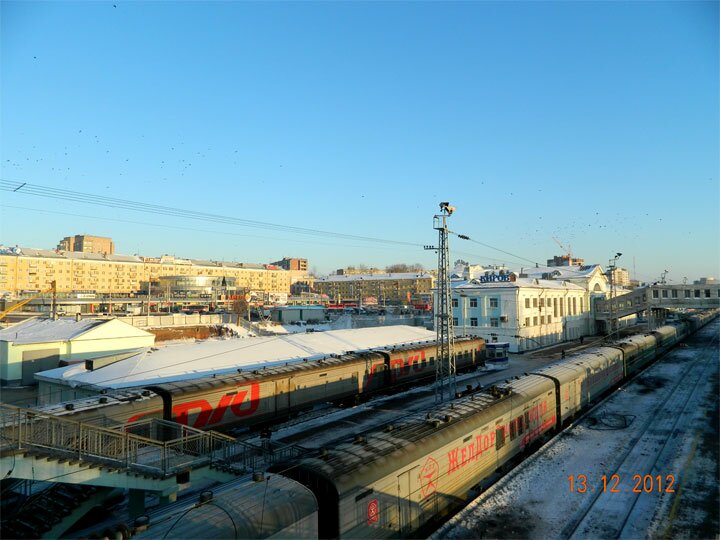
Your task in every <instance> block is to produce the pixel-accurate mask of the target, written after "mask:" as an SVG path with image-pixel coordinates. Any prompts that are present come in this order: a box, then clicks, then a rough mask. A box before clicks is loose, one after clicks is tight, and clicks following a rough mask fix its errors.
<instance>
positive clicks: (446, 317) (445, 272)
mask: <svg viewBox="0 0 720 540" xmlns="http://www.w3.org/2000/svg"><path fill="white" fill-rule="evenodd" d="M454 211H455V208H454V207H452V206H450V204H449V203H447V202H441V203H440V212H441V213H440V214H437V215H435V217H434V218H433V228H434V229H435V230H436V231H438V240H439V245H438V247H437V248H435V247H434V246H425V248H426V249H437V252H438V275H437V283H436V289H435V290H436V291H437V302H436V305H435V330H436V334H437V349H436V355H435V358H436V361H435V401H436V402H441V401H444V400H445V396H446V394H447V396H448V397H449V398H453V397H455V392H456V380H455V332H454V325H453V317H452V303H451V296H450V255H449V251H450V250H449V247H448V228H447V218H448V217H449V216H450V215H452V213H453V212H454Z"/></svg>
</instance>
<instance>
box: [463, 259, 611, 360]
mask: <svg viewBox="0 0 720 540" xmlns="http://www.w3.org/2000/svg"><path fill="white" fill-rule="evenodd" d="M453 275H454V278H455V279H453V281H452V282H451V287H452V316H453V323H454V326H455V334H456V335H472V336H480V337H482V338H484V339H486V340H487V341H488V342H493V341H499V342H508V343H509V344H510V351H511V352H523V351H527V350H532V349H537V348H540V347H545V346H549V345H553V344H556V343H562V342H564V341H568V340H574V339H578V338H580V337H582V336H589V335H594V334H595V333H596V331H595V318H594V315H593V302H594V299H596V298H605V297H606V296H607V294H609V286H608V281H607V277H606V276H605V274H604V273H603V271H602V268H601V267H600V266H599V265H587V266H564V267H555V266H550V267H536V268H531V269H528V270H524V269H523V270H521V271H518V272H515V271H512V270H509V269H505V268H482V267H473V266H468V267H466V268H465V269H457V268H456V270H455V272H454V274H453Z"/></svg>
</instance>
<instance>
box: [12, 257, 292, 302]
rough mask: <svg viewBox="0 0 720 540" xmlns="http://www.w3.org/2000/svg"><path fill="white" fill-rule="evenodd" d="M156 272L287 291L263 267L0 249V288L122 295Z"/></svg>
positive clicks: (282, 273)
mask: <svg viewBox="0 0 720 540" xmlns="http://www.w3.org/2000/svg"><path fill="white" fill-rule="evenodd" d="M161 276H207V277H211V278H212V277H219V278H222V277H223V276H227V277H232V278H234V279H235V286H236V287H237V288H238V289H246V290H249V291H256V292H263V293H268V292H277V293H289V292H290V283H291V273H290V272H288V271H287V270H282V269H278V268H268V265H261V264H248V263H228V262H217V261H205V260H196V259H180V258H176V257H173V256H170V255H164V256H162V257H157V258H152V257H139V256H130V255H100V254H97V253H83V252H75V251H66V252H57V251H52V250H40V249H29V248H4V249H0V291H1V292H10V293H13V294H18V293H22V292H24V291H25V292H29V291H41V290H45V289H47V288H49V287H50V282H51V281H55V282H56V287H57V291H58V292H60V293H62V292H77V291H85V292H88V291H92V292H96V293H114V294H127V293H134V292H138V291H139V290H141V282H145V283H147V282H157V281H158V280H159V278H160V277H161Z"/></svg>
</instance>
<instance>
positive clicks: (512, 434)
mask: <svg viewBox="0 0 720 540" xmlns="http://www.w3.org/2000/svg"><path fill="white" fill-rule="evenodd" d="M516 435H517V431H516V428H515V422H510V440H511V441H512V440H513V439H514V438H515V436H516Z"/></svg>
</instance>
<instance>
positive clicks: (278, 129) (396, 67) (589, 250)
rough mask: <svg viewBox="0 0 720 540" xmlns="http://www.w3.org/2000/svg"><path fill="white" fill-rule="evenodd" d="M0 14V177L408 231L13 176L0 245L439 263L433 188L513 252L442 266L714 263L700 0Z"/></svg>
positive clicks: (714, 89) (714, 267)
mask: <svg viewBox="0 0 720 540" xmlns="http://www.w3.org/2000/svg"><path fill="white" fill-rule="evenodd" d="M0 9H1V10H2V12H1V16H2V21H1V28H0V30H1V34H2V37H1V39H2V52H1V54H2V56H1V58H0V60H1V62H2V67H1V75H2V80H1V81H0V82H1V85H2V125H1V132H0V137H1V140H2V142H1V150H2V157H1V170H0V174H1V176H2V180H3V181H8V182H28V185H33V186H35V187H36V188H37V189H38V191H39V192H47V193H49V191H47V189H51V188H55V189H65V190H73V191H77V192H81V193H85V194H91V195H93V196H103V197H113V198H118V199H127V200H131V201H138V202H142V203H149V204H155V205H163V206H167V207H172V208H180V209H185V210H193V211H199V212H205V213H208V214H217V215H220V216H229V217H236V218H242V219H248V220H257V221H263V222H269V223H274V224H279V225H287V226H292V227H303V228H310V229H319V230H324V231H330V232H336V233H343V234H351V235H356V236H364V237H372V238H381V239H389V240H396V241H399V242H407V243H409V244H416V245H404V244H397V245H392V244H387V243H379V242H367V241H361V240H350V239H343V238H339V237H333V236H327V237H320V236H314V235H306V234H296V233H294V232H292V231H290V230H287V229H277V230H268V229H258V228H251V227H243V226H240V225H238V224H237V223H227V222H226V223H222V222H218V220H215V221H199V220H194V219H190V218H189V217H184V216H182V215H181V216H171V215H159V214H156V213H141V212H137V211H133V210H130V209H123V208H117V207H115V208H109V207H106V206H98V205H92V204H85V203H83V204H81V203H77V202H71V201H67V200H58V199H57V198H43V197H39V196H36V195H32V194H29V193H23V189H21V190H19V191H18V192H8V191H0V199H1V200H0V202H1V203H2V218H1V219H0V226H1V229H0V242H2V243H4V244H5V245H15V244H17V245H20V246H27V247H42V248H53V247H55V245H56V244H57V242H58V241H59V240H60V239H61V238H62V237H63V236H68V235H73V234H82V233H86V234H96V235H101V236H111V237H113V239H114V240H115V242H116V245H117V251H118V252H120V253H140V254H142V255H160V254H163V253H169V254H175V255H177V256H183V257H191V258H209V259H216V260H236V261H246V262H270V261H273V260H276V259H279V258H281V257H283V256H295V257H307V258H308V259H309V261H310V267H311V268H315V269H316V270H317V271H318V272H320V273H327V272H329V271H331V270H334V269H335V268H340V267H343V266H347V265H352V264H366V265H376V266H384V265H387V264H391V263H396V262H406V263H416V262H420V263H422V264H424V265H425V266H426V267H433V266H435V265H436V259H435V254H434V253H433V252H425V251H423V250H422V247H420V246H421V245H422V244H433V243H436V242H437V236H436V232H435V231H434V230H433V228H432V217H433V214H434V213H435V212H436V211H437V210H438V206H437V205H438V203H439V202H440V201H444V200H445V201H449V202H450V203H451V204H453V205H455V206H456V207H457V212H456V213H455V215H453V216H452V217H451V218H450V224H451V228H452V229H453V230H454V231H456V232H458V233H462V234H466V235H469V236H470V237H471V238H473V239H475V240H477V241H480V242H483V243H485V244H489V245H492V246H495V247H498V248H500V249H502V250H504V251H507V252H510V253H513V254H517V255H519V256H521V257H523V258H524V259H517V258H513V257H511V256H510V255H507V254H504V253H502V252H499V251H496V250H493V249H490V248H486V247H484V246H482V245H480V244H477V243H469V242H463V241H462V240H459V239H457V238H456V237H451V241H450V246H451V251H452V253H451V257H452V259H453V260H454V259H456V258H464V259H466V260H469V261H471V262H476V263H491V262H506V263H508V264H511V265H527V264H530V263H528V262H527V260H529V261H539V262H541V263H543V262H544V261H545V260H546V259H547V258H548V257H550V256H552V255H553V254H559V253H561V251H562V250H561V249H560V247H559V246H558V245H557V244H556V243H555V241H554V240H553V237H555V238H557V239H558V240H559V241H560V242H561V243H563V244H570V245H571V246H572V251H573V252H574V253H575V254H576V255H578V256H580V257H584V258H585V259H586V261H587V262H596V263H600V264H603V265H607V263H608V259H610V258H611V257H612V256H613V255H614V254H615V253H616V252H622V253H623V256H622V258H621V259H620V260H619V264H620V265H622V266H624V267H626V268H628V269H629V270H631V272H632V270H633V264H634V267H635V269H636V275H637V277H638V278H639V279H641V280H657V279H658V278H659V276H660V274H661V272H662V271H663V270H665V269H667V270H669V274H668V279H669V280H670V281H671V282H676V283H677V282H682V279H683V277H685V276H687V277H688V278H689V279H690V280H692V279H695V278H697V277H699V276H706V275H714V276H716V277H720V276H719V275H718V274H720V270H719V268H718V267H719V265H720V263H719V249H720V247H719V246H720V241H719V238H718V235H719V231H720V220H719V215H720V214H719V209H718V205H719V204H720V190H719V185H720V184H719V180H718V175H719V174H720V173H719V168H720V157H719V154H718V152H719V150H718V149H719V147H720V141H719V136H718V132H719V128H718V126H719V122H720V115H719V111H718V107H719V105H718V95H719V88H718V79H719V77H718V61H719V57H718V26H719V17H718V2H662V3H660V2H632V3H623V2H601V3H592V2H557V3H552V2H548V3H543V2H532V3H522V2H512V3H496V2H457V3H448V2H423V3H420V2H392V3H382V2H363V3H359V2H358V3H341V2H318V3H304V2H293V3H283V2H259V3H253V2H220V3H212V2H203V3H192V2H177V3H173V2H127V1H123V0H112V1H109V2H101V1H95V2H77V3H74V2H73V3H70V2H48V3H45V2H25V1H23V2H9V1H4V2H2V4H0ZM38 186H39V187H38ZM46 188H47V189H46ZM91 200H94V201H96V200H97V199H94V198H93V199H91ZM220 221H222V220H220Z"/></svg>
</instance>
